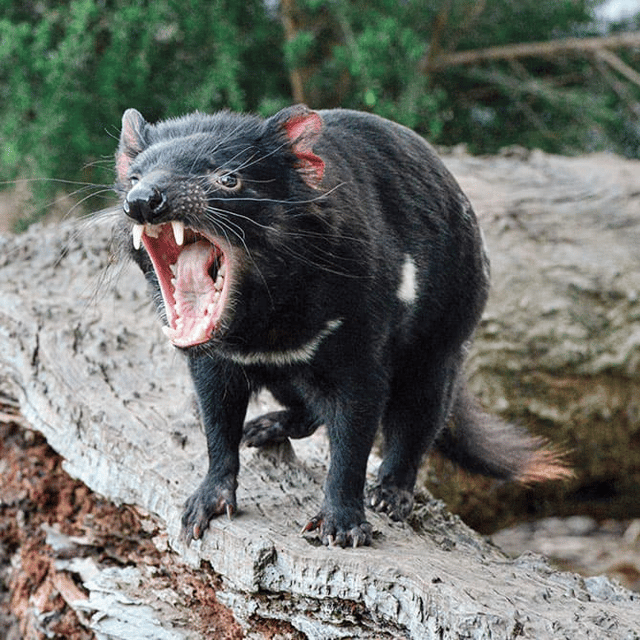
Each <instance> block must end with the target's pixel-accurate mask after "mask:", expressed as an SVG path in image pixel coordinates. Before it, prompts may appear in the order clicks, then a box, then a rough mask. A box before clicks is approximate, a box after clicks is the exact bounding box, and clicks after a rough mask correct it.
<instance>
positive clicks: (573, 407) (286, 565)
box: [0, 154, 640, 640]
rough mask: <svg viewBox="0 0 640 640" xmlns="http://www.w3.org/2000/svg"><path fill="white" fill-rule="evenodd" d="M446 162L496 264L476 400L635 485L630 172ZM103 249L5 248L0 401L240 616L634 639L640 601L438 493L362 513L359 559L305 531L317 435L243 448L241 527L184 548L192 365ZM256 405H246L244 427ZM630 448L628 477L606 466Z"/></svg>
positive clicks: (379, 629) (193, 450)
mask: <svg viewBox="0 0 640 640" xmlns="http://www.w3.org/2000/svg"><path fill="white" fill-rule="evenodd" d="M447 162H448V164H449V166H450V167H451V169H452V170H453V172H454V174H455V175H456V176H457V177H458V178H459V179H460V182H461V183H462V186H463V188H465V190H466V191H467V193H468V195H469V196H470V198H471V200H472V202H473V203H474V205H475V207H476V209H477V210H478V212H479V214H480V217H481V219H482V221H483V225H484V229H485V233H486V235H487V244H488V245H489V248H490V251H491V254H492V256H493V265H494V282H495V288H494V295H493V299H492V303H491V305H490V308H489V309H488V311H487V314H486V317H485V320H484V322H483V326H482V328H481V331H480V335H479V341H478V344H477V347H476V349H475V351H474V353H473V355H472V359H471V363H470V364H471V372H472V374H473V385H474V387H475V388H476V389H477V390H479V391H480V392H481V395H482V396H483V398H484V399H485V401H486V402H487V404H489V405H490V406H492V407H493V408H498V409H501V410H502V412H503V413H507V414H512V415H515V416H519V415H526V416H533V417H534V418H536V420H537V421H538V423H539V425H538V426H541V427H548V428H549V429H550V430H551V431H558V432H559V434H560V435H561V436H562V439H564V440H565V441H567V442H568V443H569V444H571V445H574V446H575V448H576V454H575V460H574V462H575V463H576V466H577V468H578V470H579V473H580V474H582V473H583V470H585V471H584V473H587V474H588V475H589V478H595V477H597V473H598V469H600V468H601V467H600V466H598V465H604V467H606V468H607V469H608V470H611V469H613V468H614V466H615V465H617V472H618V473H620V471H623V472H624V473H626V474H627V475H629V476H634V474H635V478H636V480H637V477H638V473H639V471H638V470H639V468H640V464H639V463H638V457H640V453H638V438H639V423H638V414H639V413H640V411H638V409H637V406H638V405H637V402H636V400H635V398H636V396H637V394H635V390H636V387H637V386H638V383H637V380H638V377H637V374H638V371H637V370H638V367H639V366H640V330H639V329H638V326H637V319H638V316H639V313H640V298H639V293H638V292H639V291H640V281H639V276H638V249H637V247H638V246H640V244H639V242H638V240H640V238H639V237H638V235H639V233H640V209H639V205H638V202H639V200H638V192H637V191H635V189H636V188H637V187H633V188H631V185H632V184H634V182H635V185H637V184H638V183H639V182H640V181H639V180H638V178H640V168H639V165H638V163H633V162H627V161H622V160H618V159H615V158H610V157H598V156H597V157H591V158H587V159H575V160H572V159H566V158H555V157H549V156H544V155H541V154H533V155H532V156H530V157H527V158H524V159H523V158H518V157H510V158H507V157H504V158H492V159H488V160H482V159H474V158H469V157H467V156H464V155H461V156H455V155H454V156H451V157H449V158H448V159H447ZM109 234H110V232H109V228H108V224H105V223H97V222H96V223H94V224H92V225H90V226H88V227H86V228H84V229H79V228H78V226H77V225H75V226H74V225H72V224H62V225H58V226H54V227H50V228H41V227H35V228H32V229H31V230H30V231H29V232H28V233H26V234H24V235H22V236H19V237H4V238H0V391H2V392H3V393H5V394H10V395H11V396H13V397H15V398H17V399H18V401H19V403H20V407H21V410H22V413H23V415H24V416H25V418H26V419H27V420H28V421H29V422H30V423H31V424H32V425H33V426H34V428H36V429H37V430H39V431H41V432H42V433H43V434H44V435H45V436H46V438H47V440H48V441H49V443H50V444H51V445H52V446H53V448H54V449H56V450H57V451H58V452H60V453H61V454H62V455H63V456H64V457H65V458H66V469H67V470H68V471H69V472H70V473H71V474H72V475H73V476H75V477H77V478H79V479H81V480H83V481H84V482H85V483H86V484H87V485H88V486H90V487H91V488H92V489H94V490H96V491H98V492H99V493H101V494H103V495H104V496H106V497H108V498H110V499H112V500H114V501H115V502H121V503H130V504H134V505H138V506H140V507H142V508H144V509H145V510H147V511H149V512H151V513H153V514H156V515H157V516H158V517H159V518H160V519H161V520H162V522H164V523H165V524H166V529H167V533H168V536H169V539H170V541H171V544H172V546H173V547H174V548H175V549H176V550H177V551H178V552H179V553H180V554H182V555H183V556H184V557H185V558H186V559H188V560H189V561H190V562H192V563H193V564H195V565H197V564H198V563H200V562H201V561H208V562H210V563H211V565H212V567H213V568H214V570H215V571H216V572H218V573H219V574H221V575H222V577H223V583H224V589H223V591H221V592H219V593H218V599H219V600H220V601H222V602H224V603H225V604H228V605H229V606H231V608H232V609H233V611H234V613H235V615H236V616H237V618H238V619H239V620H240V621H243V620H249V619H250V618H251V616H254V615H259V616H261V617H264V618H278V619H285V620H289V621H290V622H291V623H292V624H293V625H294V627H296V628H297V629H299V630H300V631H302V632H303V633H304V634H306V635H307V636H308V637H309V638H313V639H321V638H322V639H328V638H351V637H357V638H376V639H381V638H440V639H449V638H451V639H453V638H460V637H464V638H478V639H483V640H484V639H491V638H501V639H502V638H505V639H506V638H519V637H522V638H532V639H533V638H535V639H536V640H544V639H545V638H549V639H551V638H553V639H554V640H556V639H562V638H566V639H574V638H594V639H596V638H604V637H607V638H625V639H631V638H640V632H639V631H638V630H639V629H640V600H639V598H638V595H637V594H633V593H631V592H629V591H626V590H624V589H622V588H621V587H619V586H618V585H616V584H615V583H611V582H610V581H609V580H607V579H605V578H587V579H583V578H581V577H578V576H576V575H572V574H569V573H560V572H556V571H554V570H552V569H551V568H550V567H549V566H548V565H547V564H546V562H545V561H544V560H543V559H542V558H541V557H539V556H536V555H532V554H525V555H524V556H521V557H520V558H518V559H516V560H510V559H508V558H507V557H506V556H505V555H504V554H502V552H501V551H500V550H498V549H497V548H496V547H494V546H492V545H491V544H489V543H488V542H486V541H485V540H484V539H483V538H482V537H480V536H479V535H477V534H476V533H474V532H473V531H472V530H471V529H469V528H468V527H467V526H465V525H464V524H463V523H462V522H461V521H460V519H459V518H457V517H456V516H451V515H450V514H449V513H448V512H447V510H446V508H445V506H444V505H443V503H441V502H437V501H433V500H430V499H428V498H425V499H424V500H423V501H422V502H421V503H420V504H419V505H418V507H417V508H416V510H415V511H414V513H413V515H412V517H411V520H410V522H409V523H408V524H397V523H391V522H389V521H388V520H387V519H386V518H384V517H379V516H378V515H376V514H373V513H369V519H370V521H371V523H372V525H373V527H374V543H373V545H372V547H370V548H359V549H355V550H342V549H327V548H325V547H322V546H319V545H318V543H317V542H316V539H315V538H314V537H313V536H305V537H302V536H300V535H299V534H298V531H299V530H300V529H301V527H302V525H303V524H304V523H305V522H306V520H307V518H308V517H309V516H310V515H312V514H314V513H315V512H317V511H318V509H319V506H320V501H321V497H322V480H323V477H324V473H325V469H326V462H327V446H326V440H325V438H324V436H323V434H322V433H318V434H316V435H314V436H313V437H312V438H309V439H307V440H304V441H299V442H295V443H294V445H293V447H292V446H290V445H288V444H287V445H283V446H281V447H277V448H273V449H270V450H266V451H263V452H255V451H251V450H243V451H242V471H241V474H240V479H239V482H240V487H239V491H238V501H239V508H240V511H239V513H238V514H237V516H236V517H234V519H233V520H231V521H228V520H227V519H226V518H220V519H218V520H215V521H214V522H213V524H212V527H211V529H210V531H209V532H208V534H207V535H206V536H205V538H204V540H203V541H202V542H196V543H194V544H193V545H192V546H191V548H189V549H187V548H184V546H182V545H181V543H180V542H179V540H178V533H179V519H180V514H181V505H182V503H183V502H184V500H185V499H186V497H187V496H188V495H189V494H190V493H191V492H192V491H193V490H194V489H195V488H196V486H197V485H198V483H199V481H200V479H201V477H202V476H203V474H204V472H205V469H206V462H205V456H206V454H205V441H204V435H203V433H202V432H201V429H200V427H199V426H198V424H197V419H196V416H195V411H194V404H193V397H192V392H191V389H190V386H189V382H188V379H187V374H186V367H185V363H184V362H183V361H182V358H181V356H180V355H179V354H177V353H175V352H174V351H173V350H172V349H171V348H170V347H169V346H168V345H167V343H166V340H165V339H164V338H163V336H162V333H161V331H160V326H159V322H158V321H157V319H156V317H155V314H154V312H153V310H152V309H151V305H150V303H149V302H148V299H147V295H146V290H145V284H144V281H143V279H142V277H141V275H140V274H139V273H138V272H137V270H135V269H134V268H133V266H130V267H128V268H127V267H125V268H123V269H120V268H119V267H115V268H113V269H111V270H107V266H108V264H109V261H110V254H109V251H108V245H109ZM105 273H106V274H107V275H106V276H105ZM634 324H635V326H634ZM542 391H544V392H545V394H544V395H543V394H542V393H541V392H542ZM268 403H269V400H268V399H265V398H260V399H258V401H257V402H256V403H254V405H252V407H251V412H252V414H257V413H258V412H260V411H261V410H262V409H263V408H264V405H265V404H268ZM634 407H635V409H634ZM585 422H586V423H589V425H591V426H590V427H589V428H590V431H589V432H588V434H587V436H586V437H587V440H586V442H585V441H583V440H580V438H584V436H580V435H579V431H580V429H581V428H582V426H583V423H585ZM605 427H606V428H605ZM620 440H622V441H623V442H624V443H625V447H626V453H627V456H628V458H630V460H629V461H624V462H623V461H621V460H620V459H618V458H617V457H616V454H615V450H616V449H617V441H620ZM607 443H609V445H610V446H609V447H607V446H606V445H607ZM634 446H635V450H634V448H633V447H634ZM594 452H595V453H594ZM603 460H605V462H604V463H603ZM375 464H376V461H375V459H374V460H372V465H373V466H375ZM624 465H627V466H624ZM578 482H579V481H578ZM637 495H638V493H636V494H635V496H636V498H635V499H636V500H637ZM104 615H106V616H108V615H110V614H109V610H108V608H107V609H106V610H105V612H104ZM114 615H116V614H114ZM159 615H160V614H159ZM102 621H103V624H104V618H102ZM113 628H114V629H115V628H117V625H113ZM118 633H120V632H118ZM109 637H128V636H126V635H124V634H122V635H119V636H118V635H113V636H109ZM130 637H135V635H132V636H130ZM190 637H194V636H190Z"/></svg>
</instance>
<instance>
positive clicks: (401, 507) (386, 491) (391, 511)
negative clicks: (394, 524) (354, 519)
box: [367, 484, 413, 520]
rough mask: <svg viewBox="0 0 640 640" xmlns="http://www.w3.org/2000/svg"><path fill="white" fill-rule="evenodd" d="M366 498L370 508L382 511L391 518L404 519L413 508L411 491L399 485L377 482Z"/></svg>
mask: <svg viewBox="0 0 640 640" xmlns="http://www.w3.org/2000/svg"><path fill="white" fill-rule="evenodd" d="M367 498H368V502H369V505H370V506H371V508H372V509H375V510H376V511H384V512H385V513H387V515H388V516H389V517H390V518H391V519H392V520H406V519H407V517H408V516H409V514H410V513H411V509H413V492H411V491H407V489H401V488H400V487H394V486H388V485H382V484H379V485H376V486H375V487H373V488H372V489H371V491H369V492H368V496H367Z"/></svg>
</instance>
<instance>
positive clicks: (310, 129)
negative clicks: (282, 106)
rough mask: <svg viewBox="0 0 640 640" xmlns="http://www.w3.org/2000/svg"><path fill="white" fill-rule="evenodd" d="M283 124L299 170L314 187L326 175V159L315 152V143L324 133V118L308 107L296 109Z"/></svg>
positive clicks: (317, 185)
mask: <svg viewBox="0 0 640 640" xmlns="http://www.w3.org/2000/svg"><path fill="white" fill-rule="evenodd" d="M296 111H297V113H296V112H294V113H292V115H291V116H290V117H289V118H287V119H286V120H285V121H284V122H283V123H282V126H283V127H284V129H285V131H286V132H287V137H288V138H289V140H291V149H292V151H293V153H295V154H296V156H297V158H298V160H299V162H298V170H299V171H300V173H301V175H302V179H303V180H304V181H305V182H306V183H307V184H308V185H309V186H310V187H313V188H314V189H317V188H318V187H319V186H320V183H321V182H322V177H323V175H324V160H323V159H322V158H321V157H320V156H317V155H316V154H315V153H313V145H314V144H315V143H316V142H317V141H318V138H319V137H320V134H321V133H322V124H323V123H322V118H321V117H320V116H319V115H318V114H317V113H316V112H315V111H310V110H309V109H307V108H306V107H304V108H300V109H296Z"/></svg>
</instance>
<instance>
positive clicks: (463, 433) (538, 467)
mask: <svg viewBox="0 0 640 640" xmlns="http://www.w3.org/2000/svg"><path fill="white" fill-rule="evenodd" d="M436 448H437V449H438V451H440V452H441V453H442V454H443V455H444V456H446V457H447V458H449V459H450V460H452V461H453V462H456V463H457V464H459V465H460V466H461V467H462V468H463V469H466V470H467V471H472V472H474V473H481V474H483V475H486V476H491V477H493V478H499V479H501V480H516V481H518V482H522V483H524V484H531V483H534V482H545V481H547V480H565V479H568V478H572V477H573V475H574V474H573V471H572V470H571V469H570V468H569V467H568V466H566V464H565V463H564V462H563V458H564V456H565V453H566V452H564V451H558V450H555V449H553V448H552V447H550V446H549V444H548V443H547V441H546V440H545V439H544V438H540V437H535V436H531V435H530V434H528V433H527V432H526V431H524V430H521V429H519V428H518V427H516V426H514V425H512V424H509V423H507V422H504V421H502V420H500V419H499V418H497V417H495V416H491V415H489V414H488V413H485V412H484V411H483V410H482V409H481V408H480V406H479V405H478V402H477V401H476V400H475V398H474V397H473V396H472V395H471V394H470V393H469V391H468V390H467V388H466V386H464V385H460V388H459V390H458V395H457V398H456V400H455V404H454V407H453V411H452V415H451V425H450V426H448V427H447V428H445V429H444V431H443V432H442V434H441V435H440V437H439V439H438V441H437V442H436Z"/></svg>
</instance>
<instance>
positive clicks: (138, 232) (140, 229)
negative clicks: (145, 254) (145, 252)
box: [131, 224, 144, 251]
mask: <svg viewBox="0 0 640 640" xmlns="http://www.w3.org/2000/svg"><path fill="white" fill-rule="evenodd" d="M143 233H144V225H143V224H134V225H133V229H132V230H131V235H132V236H133V248H134V249H135V250H136V251H137V250H138V249H139V248H140V246H141V245H142V234H143Z"/></svg>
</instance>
